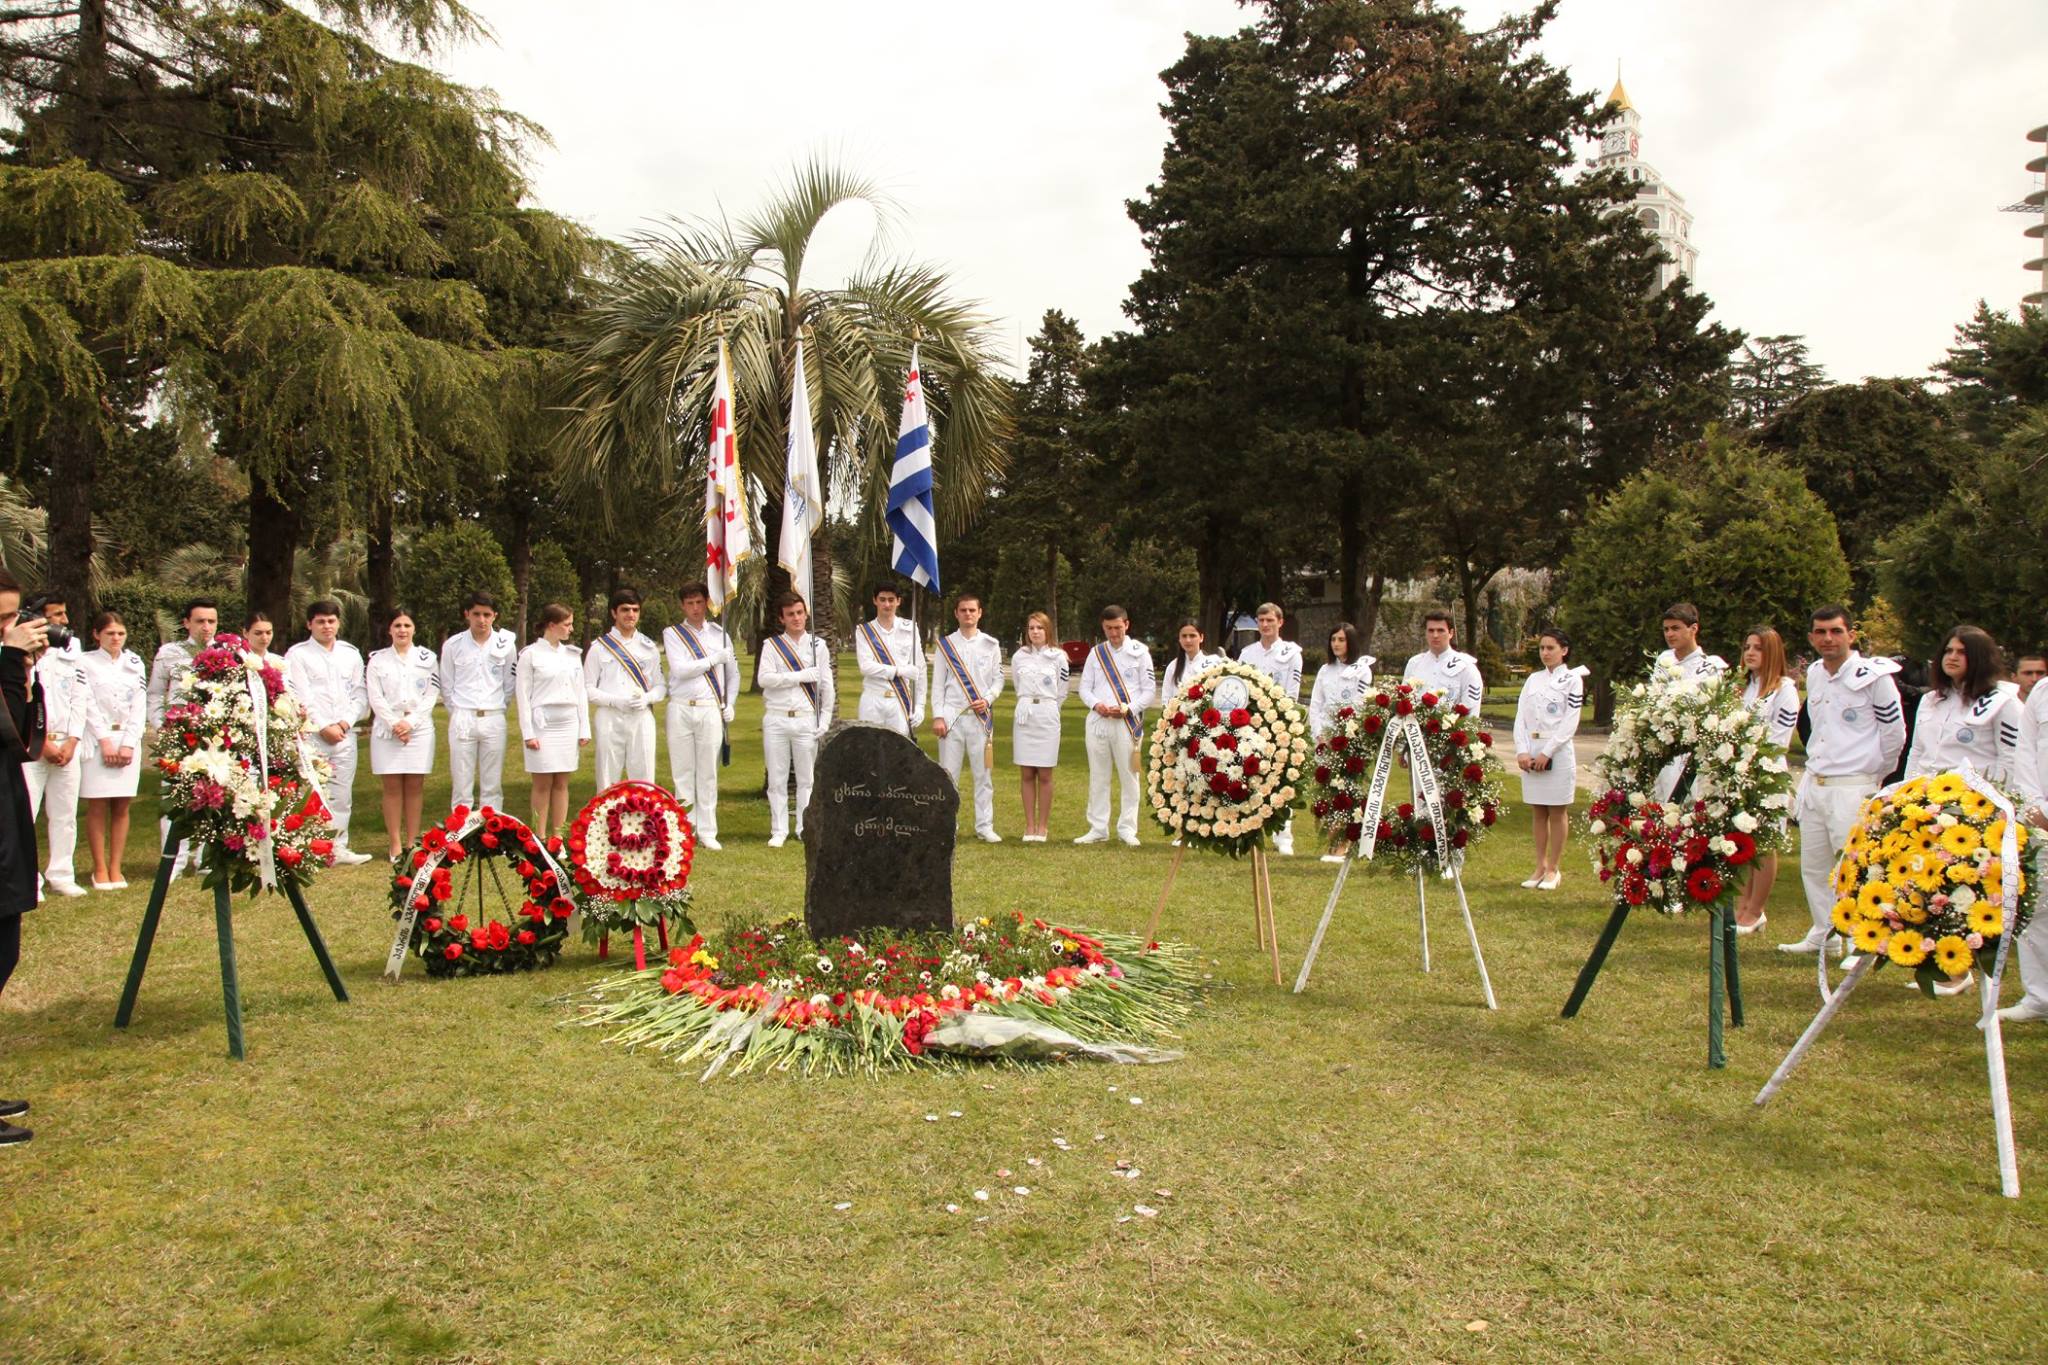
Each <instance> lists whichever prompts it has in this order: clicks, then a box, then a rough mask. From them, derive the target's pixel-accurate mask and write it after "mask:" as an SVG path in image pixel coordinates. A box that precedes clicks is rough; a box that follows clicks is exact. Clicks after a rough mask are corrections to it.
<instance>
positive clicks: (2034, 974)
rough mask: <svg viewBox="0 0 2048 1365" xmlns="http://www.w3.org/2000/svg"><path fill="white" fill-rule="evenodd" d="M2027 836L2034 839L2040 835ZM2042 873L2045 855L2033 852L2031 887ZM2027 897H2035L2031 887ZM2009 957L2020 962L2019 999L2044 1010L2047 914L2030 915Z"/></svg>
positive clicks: (2047, 866)
mask: <svg viewBox="0 0 2048 1365" xmlns="http://www.w3.org/2000/svg"><path fill="white" fill-rule="evenodd" d="M2027 832H2028V834H2029V835H2038V834H2040V832H2041V831H2039V830H2029V831H2027ZM2043 872H2048V854H2044V853H2041V852H2038V851H2037V852H2036V853H2035V855H2034V878H2035V885H2039V884H2040V878H2041V875H2042V874H2043ZM2027 894H2028V895H2029V896H2032V895H2034V894H2036V893H2035V890H2034V887H2033V886H2029V887H2028V888H2027ZM2012 955H2013V956H2014V957H2016V958H2018V959H2019V960H2020V985H2021V986H2023V987H2025V988H2026V993H2025V994H2024V995H2023V996H2022V997H2021V998H2022V999H2025V1000H2029V1001H2031V1002H2033V1003H2034V1004H2036V1005H2039V1006H2041V1007H2042V1008H2044V1009H2048V913H2043V912H2042V911H2038V910H2037V911H2036V912H2035V913H2034V918H2033V919H2032V920H2031V921H2030V922H2029V923H2028V924H2027V931H2026V932H2025V933H2023V934H2021V935H2020V937H2019V941H2018V942H2016V943H2014V944H2013V945H2012Z"/></svg>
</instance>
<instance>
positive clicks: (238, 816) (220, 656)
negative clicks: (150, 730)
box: [151, 635, 334, 891]
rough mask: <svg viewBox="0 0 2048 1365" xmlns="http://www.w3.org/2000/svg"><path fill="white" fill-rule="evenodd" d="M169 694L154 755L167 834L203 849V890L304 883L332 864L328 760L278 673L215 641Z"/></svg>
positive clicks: (238, 644) (235, 642) (234, 642)
mask: <svg viewBox="0 0 2048 1365" xmlns="http://www.w3.org/2000/svg"><path fill="white" fill-rule="evenodd" d="M172 696H173V697H174V698H176V700H174V701H172V702H171V703H170V704H169V705H167V706H166V707H165V708H164V720H163V724H162V725H161V726H159V727H158V729H157V735H156V740H155V742H154V744H153V746H152V749H151V756H152V757H153V758H154V759H155V762H156V769H157V772H158V773H159V774H160V775H161V776H162V786H161V788H160V793H159V799H160V800H161V801H162V803H163V808H164V811H165V813H166V814H167V815H168V816H169V817H170V821H171V829H172V831H173V832H174V833H175V834H176V835H177V836H178V838H180V839H189V840H191V841H192V842H193V843H195V844H198V845H200V846H201V847H202V848H204V849H205V850H206V856H205V863H204V866H205V869H206V884H207V885H209V886H212V885H214V884H216V883H217V882H219V881H220V880H221V879H223V878H225V879H226V881H227V884H228V889H229V890H230V891H255V890H257V889H259V888H261V887H266V886H268V887H275V886H276V885H277V883H278V882H280V881H282V882H289V883H293V884H295V885H298V886H304V885H305V884H306V883H307V882H309V881H311V880H312V878H313V873H314V872H315V871H316V870H317V869H319V868H322V867H328V866H331V865H332V864H333V862H334V840H333V837H332V836H333V832H334V831H333V828H332V827H331V826H330V825H329V823H328V820H327V807H326V805H325V803H323V802H322V801H321V799H320V784H321V783H322V782H324V781H326V780H327V778H328V777H329V775H330V774H329V770H328V767H327V761H326V760H325V759H323V758H320V757H319V756H318V755H316V754H314V753H313V752H312V751H311V750H310V749H309V748H308V747H307V746H306V745H305V744H304V743H303V741H304V740H305V738H306V737H308V736H310V735H311V734H312V732H313V724H312V721H311V719H310V718H309V717H308V716H307V714H306V708H305V706H304V705H303V704H302V703H301V702H300V701H299V699H298V698H297V697H295V696H293V695H292V694H291V692H290V691H288V690H287V689H286V687H285V685H284V676H283V675H282V674H280V673H279V672H278V671H277V669H276V668H275V667H273V666H272V665H270V664H267V663H265V662H264V661H263V656H262V655H260V654H253V653H250V652H249V651H248V650H247V649H246V647H245V645H244V642H243V640H242V638H241V637H240V636H239V635H216V636H214V637H213V641H212V643H210V644H209V645H208V646H207V647H206V648H205V649H202V650H200V651H199V653H198V654H197V655H195V656H194V657H193V659H192V662H191V663H190V665H188V666H187V667H186V668H184V669H183V670H181V671H180V673H179V675H178V678H177V681H176V685H175V688H174V690H173V692H172ZM259 711H260V719H259ZM266 855H268V856H267V857H266Z"/></svg>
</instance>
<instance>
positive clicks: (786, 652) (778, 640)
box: [768, 635, 825, 713]
mask: <svg viewBox="0 0 2048 1365" xmlns="http://www.w3.org/2000/svg"><path fill="white" fill-rule="evenodd" d="M768 643H769V644H771V645H774V646H775V652H776V653H777V654H780V655H781V656H782V662H784V663H786V664H788V665H789V671H790V672H792V673H798V672H801V671H802V670H803V665H802V664H800V663H798V662H797V660H796V651H795V650H793V649H791V648H790V647H789V641H788V640H786V639H784V638H783V637H782V636H780V635H771V636H769V637H768ZM798 686H800V687H802V688H803V690H804V695H805V696H807V697H809V698H810V699H811V710H812V712H813V713H815V712H817V711H818V710H820V709H822V708H823V707H824V705H825V699H824V696H823V694H821V693H820V692H819V691H818V685H817V684H816V683H799V684H798Z"/></svg>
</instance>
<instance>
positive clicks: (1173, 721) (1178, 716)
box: [1166, 711, 1188, 730]
mask: <svg viewBox="0 0 2048 1365" xmlns="http://www.w3.org/2000/svg"><path fill="white" fill-rule="evenodd" d="M1166 723H1167V724H1168V725H1171V726H1172V727H1173V728H1174V729H1176V730H1178V729H1180V728H1181V727H1182V726H1184V725H1186V724H1187V723H1188V713H1187V712H1185V711H1176V712H1174V713H1173V714H1172V715H1170V716H1168V717H1167V718H1166Z"/></svg>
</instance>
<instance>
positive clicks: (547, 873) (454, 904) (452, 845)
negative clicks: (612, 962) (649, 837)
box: [391, 806, 576, 976]
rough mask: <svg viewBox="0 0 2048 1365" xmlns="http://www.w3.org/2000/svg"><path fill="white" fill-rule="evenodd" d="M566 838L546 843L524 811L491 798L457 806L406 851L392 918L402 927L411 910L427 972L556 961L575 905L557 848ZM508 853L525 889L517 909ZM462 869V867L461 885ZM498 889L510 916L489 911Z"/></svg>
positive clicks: (415, 946)
mask: <svg viewBox="0 0 2048 1365" xmlns="http://www.w3.org/2000/svg"><path fill="white" fill-rule="evenodd" d="M561 847H562V841H561V840H560V839H549V840H548V841H547V842H546V843H545V844H543V843H542V842H541V840H540V838H539V837H538V836H537V835H535V834H534V832H533V831H532V830H531V829H529V828H527V826H526V824H525V823H524V822H523V821H521V820H520V819H519V818H518V817H516V816H511V815H507V814H505V813H504V812H502V811H497V810H493V809H491V808H490V807H489V806H485V807H483V808H482V809H480V810H477V811H474V812H472V811H471V810H470V809H469V808H468V807H467V806H457V807H456V808H455V809H454V810H453V811H452V812H450V813H449V815H448V818H447V819H446V820H444V821H442V822H441V823H440V824H438V825H436V826H434V827H433V828H431V829H429V830H427V832H426V833H425V834H423V835H422V836H421V837H420V841H419V843H418V844H416V845H414V846H413V847H412V848H409V849H407V850H406V851H405V852H404V853H401V854H399V855H398V858H397V860H396V861H395V862H394V863H393V864H392V878H391V904H392V918H393V919H395V920H398V921H399V922H400V925H401V929H403V927H404V925H405V921H406V917H407V912H408V910H409V911H410V912H411V913H412V921H411V930H410V934H409V936H408V938H407V940H406V941H407V944H408V948H409V950H410V951H412V952H415V953H417V954H418V955H419V956H420V958H421V959H422V960H423V961H425V963H426V964H427V975H428V976H479V975H483V974H485V973H488V972H523V971H530V970H532V969H533V968H535V967H546V966H549V965H551V964H552V963H553V962H554V960H555V958H556V957H557V956H559V955H560V954H561V951H562V944H563V942H564V941H565V940H566V939H567V938H568V937H569V916H570V915H572V914H574V913H575V910H576V903H575V901H574V900H573V899H572V898H571V897H570V896H569V894H568V891H569V882H568V878H567V876H566V874H564V873H563V872H562V870H561V868H560V866H559V865H558V864H557V863H556V862H555V859H554V856H553V855H554V854H556V853H559V852H560V851H561ZM500 862H503V863H505V864H507V865H508V866H507V871H508V873H509V874H510V875H511V876H512V877H515V878H517V879H518V880H517V885H518V887H519V889H520V890H521V891H522V892H523V893H524V894H523V896H522V897H521V898H520V900H519V903H518V908H517V909H516V911H515V910H514V908H513V899H512V896H511V895H510V894H509V893H508V892H507V890H506V888H505V883H504V881H503V880H502V879H501V877H500V875H499V872H498V867H497V864H498V863H500ZM457 868H461V869H462V870H463V874H464V875H463V880H462V882H461V884H460V885H457V884H456V881H455V870H456V869H457ZM486 881H488V882H489V887H488V888H486V886H485V882H486ZM472 893H473V894H472ZM493 897H495V899H496V902H497V909H498V910H499V911H500V912H501V913H502V914H503V916H504V918H502V919H499V918H493V917H492V916H491V904H490V903H491V900H492V898H493ZM472 906H473V907H474V909H473V910H472V909H471V908H470V907H472ZM508 921H509V922H508ZM515 925H516V926H517V927H514V926H515ZM395 953H396V950H394V955H395Z"/></svg>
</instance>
